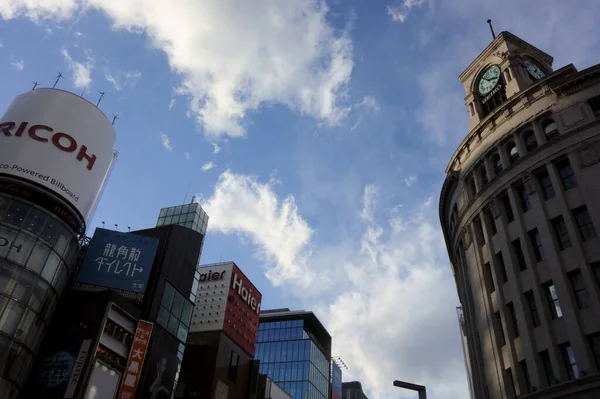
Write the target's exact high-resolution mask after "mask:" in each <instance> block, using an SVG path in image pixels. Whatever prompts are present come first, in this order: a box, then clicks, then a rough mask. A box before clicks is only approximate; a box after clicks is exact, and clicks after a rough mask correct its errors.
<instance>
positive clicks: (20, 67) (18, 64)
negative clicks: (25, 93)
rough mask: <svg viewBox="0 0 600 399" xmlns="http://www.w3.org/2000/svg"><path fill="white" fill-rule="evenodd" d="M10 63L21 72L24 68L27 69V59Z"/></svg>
mask: <svg viewBox="0 0 600 399" xmlns="http://www.w3.org/2000/svg"><path fill="white" fill-rule="evenodd" d="M10 64H11V65H12V66H13V68H15V69H16V70H17V71H19V72H21V71H22V70H23V69H25V61H24V60H19V61H15V62H11V63H10Z"/></svg>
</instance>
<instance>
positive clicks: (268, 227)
mask: <svg viewBox="0 0 600 399" xmlns="http://www.w3.org/2000/svg"><path fill="white" fill-rule="evenodd" d="M380 192H381V188H380V187H378V186H376V185H372V184H371V185H367V186H366V187H365V188H364V191H363V193H362V196H363V201H362V208H361V209H359V210H357V212H356V214H357V215H358V216H359V217H360V220H361V223H362V226H363V233H362V235H359V236H358V237H356V238H353V237H350V238H344V239H338V240H335V241H334V242H333V243H331V244H325V245H318V244H317V242H315V241H313V239H312V238H313V237H314V236H315V234H314V233H313V229H312V228H311V227H310V226H309V224H308V223H307V222H306V220H305V219H304V218H303V217H302V216H301V213H300V210H299V209H298V207H297V205H296V203H295V200H294V198H293V197H292V196H287V197H285V199H283V200H281V199H280V197H279V196H278V194H277V193H276V192H275V185H274V183H273V182H272V181H271V182H269V183H261V182H260V181H258V180H257V179H256V178H254V177H252V176H246V175H241V174H234V173H232V172H231V171H226V172H224V173H223V174H222V175H221V176H220V178H219V180H218V182H217V185H216V187H215V191H214V193H213V195H212V196H211V197H210V198H209V199H207V200H203V201H202V206H203V207H204V209H205V210H206V211H207V213H208V214H209V215H211V223H210V225H209V229H214V230H216V231H218V232H221V233H225V234H239V235H242V236H243V237H246V238H249V239H250V240H251V241H252V242H253V243H254V244H255V245H256V247H257V249H258V255H259V257H260V258H261V259H265V260H267V276H268V278H269V279H270V280H271V281H272V282H273V283H275V284H284V285H285V286H286V287H289V288H290V292H295V293H296V294H297V295H298V297H299V300H300V301H302V304H303V306H304V307H306V308H309V309H312V310H315V311H316V312H317V314H318V316H319V317H320V318H321V319H322V320H323V321H324V323H325V325H326V326H327V328H328V330H329V332H330V333H331V334H332V336H333V337H334V340H333V353H334V354H336V355H339V356H341V357H342V358H343V359H344V361H345V363H347V364H348V365H349V366H350V370H349V371H348V372H347V374H346V377H345V378H344V379H345V380H351V379H359V380H360V381H362V382H363V384H364V385H365V387H367V388H368V389H369V391H370V397H375V398H382V399H387V398H395V397H397V395H398V390H397V388H394V387H393V386H392V381H393V380H394V379H397V378H399V376H402V379H405V380H408V381H412V382H415V383H421V384H426V385H427V387H428V390H429V391H430V392H431V393H430V395H431V396H432V397H436V398H440V399H463V398H465V397H468V390H467V384H466V376H465V368H464V363H463V358H462V352H461V347H460V335H459V331H458V323H457V319H456V312H455V304H456V303H457V298H456V290H455V286H454V283H453V281H452V276H451V274H450V268H449V267H448V262H447V258H446V254H445V249H444V248H445V247H444V242H443V238H442V235H441V232H440V230H439V228H438V225H437V212H436V209H435V207H433V206H432V201H430V198H427V199H426V200H425V201H423V204H422V205H417V206H415V207H407V208H406V209H404V208H401V209H397V210H396V212H392V213H391V214H390V215H389V217H388V218H386V219H384V220H383V222H382V223H378V222H377V220H378V219H379V218H378V217H377V215H378V214H380V212H378V198H379V197H380ZM316 276H318V278H316ZM308 284H310V287H311V289H310V290H306V289H305V287H307V285H308ZM298 285H299V286H301V287H303V288H304V289H301V290H299V291H295V288H294V287H297V286H298Z"/></svg>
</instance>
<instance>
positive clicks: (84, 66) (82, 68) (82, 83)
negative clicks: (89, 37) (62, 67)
mask: <svg viewBox="0 0 600 399" xmlns="http://www.w3.org/2000/svg"><path fill="white" fill-rule="evenodd" d="M61 53H62V55H63V57H64V58H65V60H66V61H67V66H68V67H69V70H70V71H71V73H72V78H73V85H74V86H75V87H76V88H78V89H84V88H88V87H90V85H91V84H92V77H91V71H92V68H94V60H93V58H92V56H91V54H90V53H89V52H87V54H86V58H87V59H86V61H85V62H78V61H75V60H74V59H73V58H72V57H71V55H70V54H69V52H68V51H67V50H66V49H62V51H61Z"/></svg>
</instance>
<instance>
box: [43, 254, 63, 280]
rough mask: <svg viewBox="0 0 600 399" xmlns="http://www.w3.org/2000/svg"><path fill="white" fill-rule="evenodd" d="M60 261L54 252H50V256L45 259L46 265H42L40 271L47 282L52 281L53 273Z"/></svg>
mask: <svg viewBox="0 0 600 399" xmlns="http://www.w3.org/2000/svg"><path fill="white" fill-rule="evenodd" d="M59 263H60V258H59V257H58V255H56V254H55V253H54V252H52V251H51V252H50V256H48V259H47V260H46V265H45V266H44V270H43V271H42V277H43V278H45V279H46V280H47V281H48V282H52V281H53V280H54V275H55V274H56V270H57V269H58V264H59Z"/></svg>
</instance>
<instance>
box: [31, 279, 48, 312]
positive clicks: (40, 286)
mask: <svg viewBox="0 0 600 399" xmlns="http://www.w3.org/2000/svg"><path fill="white" fill-rule="evenodd" d="M36 280H37V282H36V284H35V286H34V287H33V289H32V290H31V298H30V299H29V306H30V307H31V308H32V309H33V310H35V311H36V312H37V311H39V310H40V309H41V307H42V304H43V303H44V299H45V298H46V293H47V291H48V289H49V287H48V284H46V283H44V281H42V280H41V279H40V278H37V279H36Z"/></svg>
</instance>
